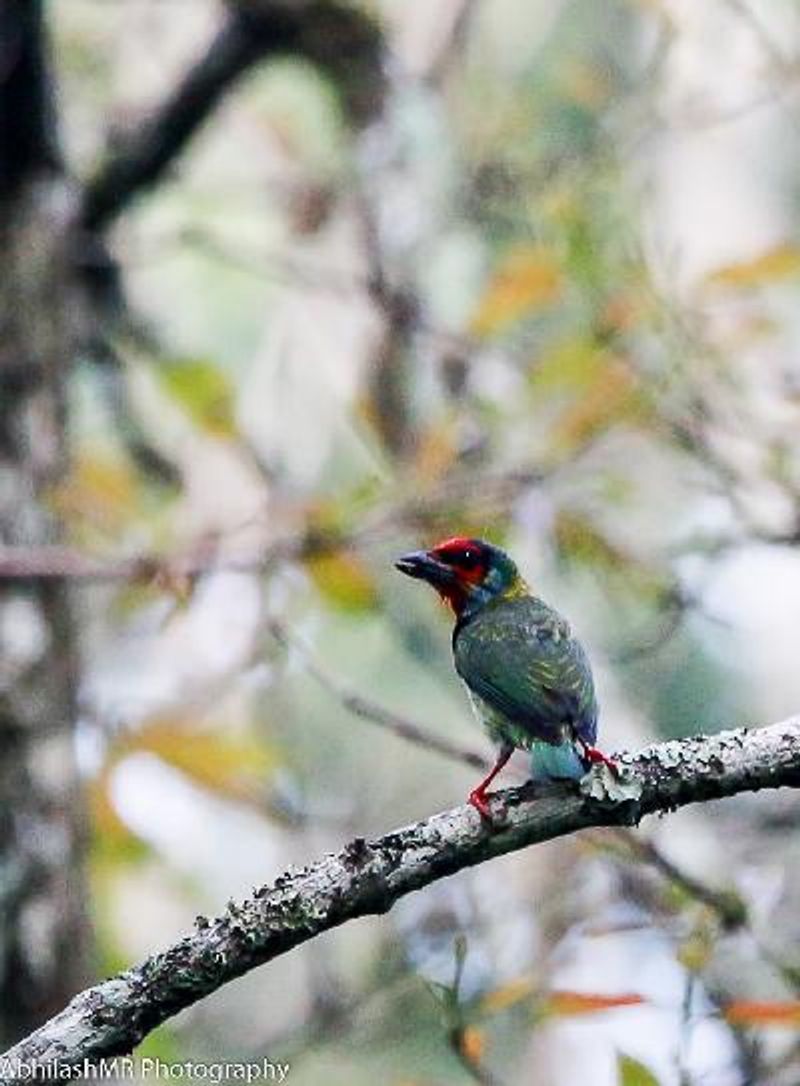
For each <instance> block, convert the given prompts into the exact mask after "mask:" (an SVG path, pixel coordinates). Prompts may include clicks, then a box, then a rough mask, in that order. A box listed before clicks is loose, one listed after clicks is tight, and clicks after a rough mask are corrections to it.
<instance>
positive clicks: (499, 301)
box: [471, 245, 562, 336]
mask: <svg viewBox="0 0 800 1086" xmlns="http://www.w3.org/2000/svg"><path fill="white" fill-rule="evenodd" d="M561 290H562V277H561V269H560V268H559V265H558V262H557V260H556V258H555V255H554V254H553V253H552V252H551V251H550V250H548V249H545V248H544V247H543V246H536V245H520V246H517V247H516V248H514V249H512V250H511V252H510V253H508V254H507V255H506V256H505V258H504V259H503V260H502V261H501V263H500V266H499V267H498V268H497V269H496V271H495V273H494V275H493V276H492V277H491V279H490V280H489V284H488V286H487V287H486V290H485V292H484V294H483V297H482V298H481V300H480V302H479V303H478V307H477V309H476V311H475V313H474V315H473V318H472V322H471V329H472V333H473V335H476V336H490V335H493V334H494V333H496V332H499V331H502V330H504V329H505V328H507V327H508V326H509V325H511V324H513V323H514V322H515V321H518V320H519V319H520V317H524V316H526V315H527V314H529V313H532V312H534V311H535V310H537V309H541V308H543V307H544V306H548V305H551V304H552V303H553V302H555V301H556V300H557V299H558V298H559V296H560V294H561Z"/></svg>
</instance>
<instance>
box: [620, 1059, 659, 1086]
mask: <svg viewBox="0 0 800 1086" xmlns="http://www.w3.org/2000/svg"><path fill="white" fill-rule="evenodd" d="M617 1082H618V1086H659V1083H658V1079H657V1078H656V1076H655V1075H654V1074H653V1072H652V1071H651V1070H650V1069H649V1068H647V1067H645V1065H644V1064H643V1063H640V1062H639V1061H638V1060H635V1059H634V1058H633V1056H626V1055H625V1053H624V1052H620V1053H619V1054H618V1056H617Z"/></svg>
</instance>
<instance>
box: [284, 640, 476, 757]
mask: <svg viewBox="0 0 800 1086" xmlns="http://www.w3.org/2000/svg"><path fill="white" fill-rule="evenodd" d="M267 628H268V629H269V632H270V633H271V634H272V636H273V637H274V638H275V640H276V641H277V642H278V643H279V644H281V645H283V647H284V648H286V649H288V650H292V651H296V652H298V653H299V654H300V656H301V658H302V660H303V666H304V668H305V670H306V672H307V673H308V674H309V675H310V676H311V677H312V678H313V679H314V681H315V682H317V683H319V685H320V686H321V687H322V688H323V689H324V690H326V691H327V692H328V693H329V694H331V695H332V696H333V698H334V699H335V700H336V701H338V702H339V703H340V704H341V705H342V706H344V708H345V709H347V710H348V711H349V712H351V713H353V714H354V715H355V716H357V717H360V718H361V720H367V721H369V722H370V723H372V724H377V725H378V726H379V727H381V728H384V729H385V730H386V731H388V732H391V733H392V735H396V736H399V738H401V739H405V740H406V741H407V742H409V743H413V744H414V745H415V746H418V747H423V748H424V749H425V750H430V751H433V753H434V754H441V755H443V756H444V757H446V758H450V759H451V760H453V761H456V762H460V763H461V764H462V765H467V766H469V767H470V768H472V769H478V770H483V769H485V768H486V766H487V764H488V763H487V761H486V759H485V758H482V757H481V755H480V754H477V753H475V752H474V751H471V750H465V749H464V748H463V747H460V746H458V745H457V744H455V743H451V742H450V741H449V740H447V739H444V738H442V737H441V736H438V735H436V734H434V733H433V732H432V731H430V730H429V729H428V728H425V727H423V726H422V725H420V724H415V723H414V722H413V721H411V720H408V719H407V718H406V717H404V716H401V715H400V714H399V713H395V712H393V711H392V710H391V709H386V708H385V707H384V706H383V705H380V704H378V703H377V702H374V701H371V700H370V699H369V698H365V697H363V696H362V695H361V694H358V693H356V692H355V691H353V690H350V689H349V688H348V687H347V686H345V685H344V684H342V683H341V682H339V680H338V679H335V678H333V676H331V675H329V674H328V672H327V671H325V670H324V669H323V668H322V667H321V666H320V665H319V664H318V663H317V661H316V660H315V659H314V656H313V655H312V653H311V650H310V649H309V648H308V647H307V646H305V645H302V644H301V643H300V642H299V641H298V639H297V638H296V637H294V636H293V635H291V634H290V633H289V632H288V630H287V629H286V627H285V626H284V625H283V623H281V622H278V620H277V619H272V620H270V621H269V622H268V623H267Z"/></svg>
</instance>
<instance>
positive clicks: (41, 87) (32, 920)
mask: <svg viewBox="0 0 800 1086" xmlns="http://www.w3.org/2000/svg"><path fill="white" fill-rule="evenodd" d="M52 98H53V95H52V87H51V82H50V77H49V73H48V68H47V49H46V40H45V37H44V33H43V27H42V13H41V6H40V4H39V3H38V2H37V0H0V252H2V262H3V263H2V278H1V279H0V540H2V542H3V543H4V544H15V545H17V546H29V545H31V544H33V545H42V544H47V543H53V542H55V541H57V539H58V530H57V525H56V524H55V523H54V520H53V518H52V517H51V515H50V514H49V512H48V510H47V508H46V503H44V502H43V501H42V500H41V499H42V496H43V494H44V493H45V492H46V490H47V488H48V487H50V486H51V485H52V484H53V483H54V482H55V481H56V480H57V479H58V477H59V475H60V473H61V472H62V470H63V468H64V461H65V446H66V435H65V382H66V379H67V374H68V371H69V367H70V364H71V362H72V358H73V349H74V344H75V342H76V325H77V323H79V322H80V312H81V303H80V300H79V297H78V295H77V293H76V288H75V281H74V275H73V274H72V271H71V267H72V261H71V257H70V253H69V243H68V241H67V235H68V223H69V220H70V216H71V206H72V203H73V200H72V194H71V190H70V186H69V183H68V180H67V179H66V177H65V176H64V174H63V173H62V172H61V171H60V168H59V159H58V150H57V138H56V133H55V127H54V118H53V107H52ZM75 670H76V669H75V638H74V635H73V622H72V616H71V611H70V604H69V599H68V594H67V590H66V588H65V586H64V583H63V582H59V581H49V582H44V581H40V580H38V579H33V580H31V581H30V582H29V583H27V584H17V585H10V584H4V585H2V586H0V1039H3V1038H5V1040H6V1042H7V1043H10V1042H11V1041H12V1040H13V1039H14V1038H16V1037H19V1036H20V1034H21V1033H22V1032H25V1031H27V1030H30V1029H31V1028H33V1027H34V1026H35V1025H37V1024H39V1023H40V1022H42V1021H43V1020H44V1019H46V1018H47V1017H48V1016H49V1015H51V1014H52V1013H53V1012H54V1011H55V1010H56V1009H57V1008H58V1007H59V1006H60V1005H62V1003H63V1000H64V998H65V997H67V996H68V994H69V992H70V991H74V987H75V985H76V984H83V983H85V981H86V978H87V969H86V968H85V966H86V957H85V948H86V942H87V940H86V938H85V932H86V925H85V921H84V914H83V909H84V904H83V903H84V900H85V894H84V889H85V888H84V886H83V879H82V865H81V852H82V845H81V842H82V832H81V817H80V813H79V812H80V804H79V802H78V796H77V772H76V767H75V760H74V756H73V744H72V731H71V729H72V725H73V720H74V705H75V690H76V674H75Z"/></svg>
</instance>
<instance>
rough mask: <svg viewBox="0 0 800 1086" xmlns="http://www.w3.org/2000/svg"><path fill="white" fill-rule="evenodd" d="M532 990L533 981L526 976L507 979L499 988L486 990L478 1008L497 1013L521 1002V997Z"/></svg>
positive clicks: (529, 994) (525, 997)
mask: <svg viewBox="0 0 800 1086" xmlns="http://www.w3.org/2000/svg"><path fill="white" fill-rule="evenodd" d="M533 991H534V986H533V981H531V980H530V979H528V978H527V977H520V978H518V979H517V980H512V981H509V982H508V984H503V985H502V986H501V987H500V988H495V989H494V991H491V992H487V993H486V995H485V996H484V997H483V999H481V1001H480V1007H479V1009H480V1011H481V1012H482V1013H483V1014H497V1013H498V1012H499V1011H504V1010H506V1008H508V1007H513V1006H514V1005H515V1004H517V1003H521V1002H522V1000H523V999H527V998H528V997H529V996H531V995H532V994H533Z"/></svg>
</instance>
